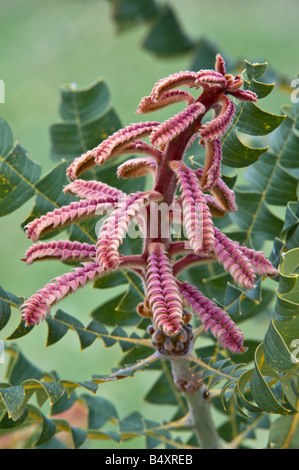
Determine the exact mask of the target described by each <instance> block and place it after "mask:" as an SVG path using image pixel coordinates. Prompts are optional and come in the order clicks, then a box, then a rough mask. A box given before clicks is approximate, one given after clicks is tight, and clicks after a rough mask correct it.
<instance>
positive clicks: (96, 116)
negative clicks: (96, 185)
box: [50, 80, 121, 160]
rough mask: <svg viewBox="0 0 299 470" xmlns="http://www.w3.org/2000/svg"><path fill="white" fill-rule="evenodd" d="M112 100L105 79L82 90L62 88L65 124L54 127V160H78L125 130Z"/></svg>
mask: <svg viewBox="0 0 299 470" xmlns="http://www.w3.org/2000/svg"><path fill="white" fill-rule="evenodd" d="M109 101H110V97H109V91H108V88H107V86H106V85H105V83H104V82H103V81H102V80H98V81H97V82H95V83H93V84H92V85H90V86H89V87H87V88H85V89H82V90H78V89H77V87H76V85H74V84H71V85H64V86H63V87H62V89H61V105H60V114H61V117H62V119H63V122H61V123H57V124H53V125H52V126H51V128H50V135H51V142H52V149H51V156H52V158H53V159H55V160H60V159H61V158H67V159H71V158H75V157H78V156H80V155H81V154H82V153H85V152H87V150H89V149H92V148H94V147H96V146H97V145H98V144H99V143H100V142H101V141H102V140H104V139H106V138H107V137H108V136H109V135H110V134H113V133H114V132H115V131H117V130H118V129H119V128H120V127H121V123H120V121H119V119H118V117H117V115H116V113H115V111H114V110H113V109H112V108H111V107H110V104H109Z"/></svg>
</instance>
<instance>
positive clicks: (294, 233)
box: [281, 201, 299, 251]
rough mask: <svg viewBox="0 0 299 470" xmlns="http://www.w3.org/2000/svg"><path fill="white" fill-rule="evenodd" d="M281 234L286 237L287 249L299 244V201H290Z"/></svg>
mask: <svg viewBox="0 0 299 470" xmlns="http://www.w3.org/2000/svg"><path fill="white" fill-rule="evenodd" d="M281 236H283V237H285V240H286V249H287V250H288V251H289V250H291V249H292V248H296V247H297V246H299V202H298V201H297V202H289V203H288V204H287V208H286V215H285V221H284V226H283V228H282V233H281Z"/></svg>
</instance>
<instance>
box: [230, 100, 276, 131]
mask: <svg viewBox="0 0 299 470" xmlns="http://www.w3.org/2000/svg"><path fill="white" fill-rule="evenodd" d="M284 119H285V116H282V115H279V114H272V113H268V112H266V111H263V110H262V109H261V108H259V107H258V106H257V105H256V104H253V103H245V104H244V106H243V109H242V112H241V113H240V116H239V119H238V124H237V127H238V130H239V131H241V132H244V133H245V134H249V135H256V136H259V135H267V134H269V133H270V132H273V131H274V129H276V128H277V127H278V126H279V125H280V124H281V123H282V122H283V121H284Z"/></svg>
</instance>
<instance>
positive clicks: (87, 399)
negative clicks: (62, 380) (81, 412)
mask: <svg viewBox="0 0 299 470" xmlns="http://www.w3.org/2000/svg"><path fill="white" fill-rule="evenodd" d="M80 399H81V400H83V401H84V403H85V405H86V406H87V408H88V429H99V428H101V427H102V426H104V424H106V423H107V422H108V421H110V420H117V419H118V414H117V411H116V409H115V406H114V405H113V404H112V403H111V402H110V401H109V400H107V399H106V398H103V397H91V396H90V395H86V394H83V395H81V397H80Z"/></svg>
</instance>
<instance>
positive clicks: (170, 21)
mask: <svg viewBox="0 0 299 470" xmlns="http://www.w3.org/2000/svg"><path fill="white" fill-rule="evenodd" d="M143 47H144V48H145V49H147V50H149V51H151V52H154V53H155V54H158V55H173V54H180V53H182V52H187V51H189V50H190V49H192V48H193V47H194V43H193V41H192V40H191V39H190V38H189V37H188V36H187V35H186V34H185V33H184V32H183V31H182V28H181V26H180V24H179V22H178V19H177V18H176V16H175V13H174V11H173V10H172V9H171V8H170V7H169V6H168V5H165V7H164V8H163V9H162V10H161V11H160V12H159V15H158V17H157V19H156V21H155V23H154V24H153V26H152V28H151V30H150V32H149V33H148V35H147V37H146V39H145V40H144V42H143Z"/></svg>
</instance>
